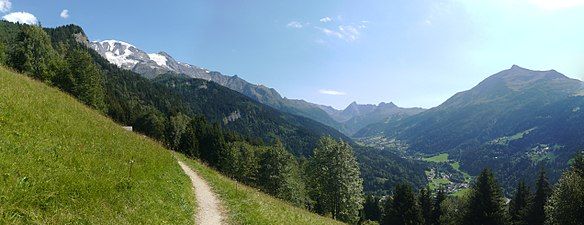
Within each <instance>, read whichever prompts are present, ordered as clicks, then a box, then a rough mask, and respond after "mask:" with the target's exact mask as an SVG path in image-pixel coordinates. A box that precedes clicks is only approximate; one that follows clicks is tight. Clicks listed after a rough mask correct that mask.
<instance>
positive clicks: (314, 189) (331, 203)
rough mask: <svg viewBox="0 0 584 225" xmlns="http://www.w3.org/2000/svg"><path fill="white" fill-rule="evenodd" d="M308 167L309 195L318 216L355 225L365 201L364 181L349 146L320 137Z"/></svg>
mask: <svg viewBox="0 0 584 225" xmlns="http://www.w3.org/2000/svg"><path fill="white" fill-rule="evenodd" d="M309 163H310V165H309V167H310V168H309V173H310V174H311V176H312V177H311V178H310V180H311V181H310V184H311V187H310V193H311V197H312V199H314V200H315V201H316V210H317V212H319V213H321V214H327V213H330V214H331V215H332V217H333V218H334V219H338V220H341V221H344V222H348V223H356V222H357V221H358V220H359V212H360V211H361V209H362V207H363V201H364V199H363V179H361V177H360V171H359V165H358V163H357V160H356V159H355V156H354V155H353V149H352V148H351V146H349V144H347V143H345V142H343V141H340V142H337V141H335V140H334V139H333V138H331V137H323V138H321V139H320V140H319V141H318V144H317V146H316V148H315V149H314V155H313V156H312V157H311V158H310V162H309Z"/></svg>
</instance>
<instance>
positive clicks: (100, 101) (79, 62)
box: [57, 47, 106, 112]
mask: <svg viewBox="0 0 584 225" xmlns="http://www.w3.org/2000/svg"><path fill="white" fill-rule="evenodd" d="M66 60H67V64H68V65H69V72H70V73H71V77H72V82H71V83H72V84H73V87H72V93H73V95H74V96H75V97H77V99H79V100H80V101H81V102H83V103H85V104H87V105H89V106H91V107H93V108H95V109H98V110H100V111H102V112H105V110H106V106H105V91H104V84H103V75H102V73H101V71H100V70H99V69H98V68H97V66H96V65H95V64H94V63H93V59H92V58H91V55H89V53H88V52H87V51H86V50H85V49H81V48H80V47H78V48H75V49H73V50H71V51H69V53H68V54H67V57H66ZM57 76H59V75H57Z"/></svg>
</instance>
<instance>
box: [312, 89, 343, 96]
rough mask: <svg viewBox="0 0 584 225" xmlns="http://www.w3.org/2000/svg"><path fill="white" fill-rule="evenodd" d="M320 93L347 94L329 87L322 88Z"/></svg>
mask: <svg viewBox="0 0 584 225" xmlns="http://www.w3.org/2000/svg"><path fill="white" fill-rule="evenodd" d="M318 92H319V93H321V94H325V95H346V94H347V93H345V92H342V91H335V90H328V89H320V90H318Z"/></svg>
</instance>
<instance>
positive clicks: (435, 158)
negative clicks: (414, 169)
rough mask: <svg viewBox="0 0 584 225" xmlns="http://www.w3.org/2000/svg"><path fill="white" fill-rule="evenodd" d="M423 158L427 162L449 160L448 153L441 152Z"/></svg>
mask: <svg viewBox="0 0 584 225" xmlns="http://www.w3.org/2000/svg"><path fill="white" fill-rule="evenodd" d="M422 160H424V161H426V162H436V163H440V162H447V161H448V153H441V154H439V155H435V156H432V157H427V158H423V159H422Z"/></svg>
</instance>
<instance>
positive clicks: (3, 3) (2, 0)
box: [0, 0, 12, 13]
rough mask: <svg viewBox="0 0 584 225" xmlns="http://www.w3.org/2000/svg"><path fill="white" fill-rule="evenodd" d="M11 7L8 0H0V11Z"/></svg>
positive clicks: (8, 9)
mask: <svg viewBox="0 0 584 225" xmlns="http://www.w3.org/2000/svg"><path fill="white" fill-rule="evenodd" d="M11 8H12V2H10V0H0V12H4V13H5V12H8V11H10V9H11Z"/></svg>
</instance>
